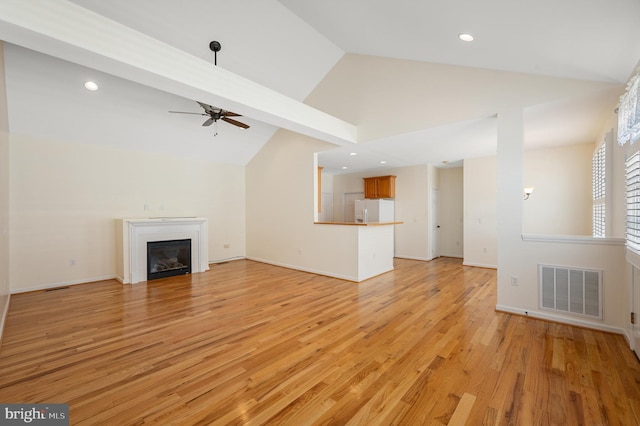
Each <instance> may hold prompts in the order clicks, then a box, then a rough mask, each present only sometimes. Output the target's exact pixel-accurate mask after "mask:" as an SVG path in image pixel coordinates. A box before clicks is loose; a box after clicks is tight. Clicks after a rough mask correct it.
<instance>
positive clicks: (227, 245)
mask: <svg viewBox="0 0 640 426" xmlns="http://www.w3.org/2000/svg"><path fill="white" fill-rule="evenodd" d="M223 247H224V248H229V247H231V244H229V243H227V244H225V245H224V246H223Z"/></svg>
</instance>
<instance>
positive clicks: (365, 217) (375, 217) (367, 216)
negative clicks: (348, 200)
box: [354, 200, 395, 223]
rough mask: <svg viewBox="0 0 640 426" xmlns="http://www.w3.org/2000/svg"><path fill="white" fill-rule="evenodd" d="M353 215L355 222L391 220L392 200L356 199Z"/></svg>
mask: <svg viewBox="0 0 640 426" xmlns="http://www.w3.org/2000/svg"><path fill="white" fill-rule="evenodd" d="M354 217H355V219H356V223H369V222H393V221H394V217H395V212H394V205H393V200H356V201H355V214H354Z"/></svg>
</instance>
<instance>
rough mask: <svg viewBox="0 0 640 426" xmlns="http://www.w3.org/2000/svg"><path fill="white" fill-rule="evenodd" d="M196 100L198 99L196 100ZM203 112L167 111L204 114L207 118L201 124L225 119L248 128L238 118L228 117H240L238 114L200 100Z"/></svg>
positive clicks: (207, 124) (247, 126) (209, 124)
mask: <svg viewBox="0 0 640 426" xmlns="http://www.w3.org/2000/svg"><path fill="white" fill-rule="evenodd" d="M196 102H198V101H196ZM198 105H200V106H201V107H202V108H203V109H204V112H185V111H169V112H172V113H174V114H195V115H204V116H209V118H208V119H207V120H206V121H205V122H204V123H202V125H203V126H211V125H212V124H213V123H217V121H218V120H222V121H226V122H227V123H229V124H233V125H234V126H238V127H241V128H243V129H248V128H249V125H247V124H244V123H241V122H240V121H238V120H234V119H233V118H229V117H242V116H241V115H240V114H236V113H235V112H231V111H226V110H224V109H222V108H216V107H213V106H211V105H207V104H203V103H202V102H198ZM216 134H217V132H216Z"/></svg>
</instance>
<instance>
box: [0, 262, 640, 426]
mask: <svg viewBox="0 0 640 426" xmlns="http://www.w3.org/2000/svg"><path fill="white" fill-rule="evenodd" d="M395 263H396V269H395V270H394V271H393V272H390V273H387V274H384V275H382V276H379V277H376V278H373V279H370V280H368V281H365V282H363V283H360V284H356V283H351V282H345V281H341V280H338V279H333V278H328V277H323V276H317V275H313V274H308V273H303V272H298V271H293V270H288V269H283V268H278V267H274V266H270V265H265V264H261V263H256V262H252V261H244V260H241V261H234V262H230V263H226V264H219V265H213V267H212V270H211V271H209V272H207V273H203V274H194V275H192V276H183V277H174V278H167V279H162V280H157V281H152V282H149V283H146V284H145V283H142V284H136V285H133V286H123V285H121V284H119V283H117V282H116V281H105V282H100V283H92V284H86V285H77V286H72V287H69V288H63V289H59V290H54V291H39V292H33V293H26V294H18V295H14V296H13V297H12V299H11V307H10V310H9V315H8V318H7V323H6V329H5V334H4V339H3V342H2V347H1V348H0V402H5V403H7V402H31V403H36V402H45V403H68V404H70V417H71V424H79V425H80V424H82V425H84V424H107V425H134V424H150V423H151V424H162V425H167V424H179V425H192V424H203V425H209V424H247V425H249V424H250V425H262V424H269V425H281V424H282V425H296V426H299V425H305V424H318V425H346V424H350V425H356V424H358V425H391V424H396V425H400V424H401V425H422V424H429V425H431V424H436V425H438V424H445V425H446V424H450V425H459V424H465V423H466V424H468V425H481V424H488V425H493V424H513V425H552V424H558V425H579V424H584V425H607V424H610V425H634V424H640V421H639V419H640V362H638V360H637V359H636V358H635V355H634V354H633V352H631V351H630V350H629V348H628V345H627V344H626V342H625V340H624V338H623V337H622V336H619V335H614V334H608V333H602V332H597V331H593V330H588V329H583V328H576V327H570V326H566V325H561V324H555V323H550V322H544V321H539V320H534V319H531V318H526V317H520V316H514V315H509V314H504V313H497V312H495V311H494V307H495V304H496V288H495V287H496V284H495V282H496V273H495V271H493V270H489V269H480V268H472V267H464V266H462V265H461V262H460V261H459V260H457V259H447V258H441V259H438V260H435V261H432V262H419V261H411V260H401V259H396V262H395Z"/></svg>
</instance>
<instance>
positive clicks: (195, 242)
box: [116, 217, 209, 284]
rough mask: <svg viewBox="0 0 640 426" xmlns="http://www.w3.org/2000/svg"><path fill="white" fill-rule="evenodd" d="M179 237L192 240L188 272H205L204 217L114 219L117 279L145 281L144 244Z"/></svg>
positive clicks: (207, 250) (128, 281) (135, 281)
mask: <svg viewBox="0 0 640 426" xmlns="http://www.w3.org/2000/svg"><path fill="white" fill-rule="evenodd" d="M182 239H191V272H192V273H197V272H205V271H208V270H209V260H208V258H209V249H208V247H209V246H208V233H207V219H206V218H202V217H180V218H178V217H176V218H158V219H116V257H117V265H116V278H117V279H118V280H119V281H121V282H122V283H123V284H135V283H139V282H142V281H146V280H147V243H148V242H152V241H168V240H182Z"/></svg>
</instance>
